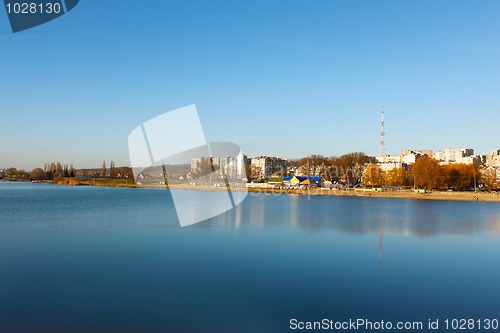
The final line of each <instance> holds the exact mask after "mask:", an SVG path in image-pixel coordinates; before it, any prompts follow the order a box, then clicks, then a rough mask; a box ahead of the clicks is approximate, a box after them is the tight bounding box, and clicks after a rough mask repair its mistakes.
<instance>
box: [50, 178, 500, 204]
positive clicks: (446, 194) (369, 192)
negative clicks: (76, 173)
mask: <svg viewBox="0 0 500 333" xmlns="http://www.w3.org/2000/svg"><path fill="white" fill-rule="evenodd" d="M42 182H43V183H49V184H57V185H70V186H105V187H123V188H156V189H162V188H163V189H165V188H167V187H168V188H169V189H172V190H198V191H226V190H227V188H226V187H225V186H210V185H188V184H169V185H168V186H166V185H164V184H160V183H154V184H145V185H143V186H141V185H137V184H136V183H135V182H132V181H130V180H126V181H125V180H123V179H105V180H104V179H103V180H100V179H96V180H93V181H85V182H81V181H78V180H76V179H74V178H62V179H58V180H57V181H42ZM231 190H232V191H235V192H240V191H245V190H247V191H248V192H250V193H265V194H276V195H278V194H288V195H309V196H313V195H327V196H352V197H370V198H399V199H416V200H453V201H483V202H484V201H487V202H500V194H498V193H494V192H493V193H490V192H472V191H466V192H458V191H436V190H435V191H427V192H426V193H416V192H414V191H411V190H394V191H375V190H373V189H348V190H332V189H327V188H312V189H293V188H273V187H266V186H265V185H264V184H263V185H262V187H259V186H252V187H247V188H234V187H233V188H231Z"/></svg>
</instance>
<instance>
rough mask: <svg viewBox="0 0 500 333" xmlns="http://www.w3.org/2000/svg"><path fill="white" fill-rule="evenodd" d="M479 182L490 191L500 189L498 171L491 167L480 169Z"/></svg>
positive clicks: (499, 174)
mask: <svg viewBox="0 0 500 333" xmlns="http://www.w3.org/2000/svg"><path fill="white" fill-rule="evenodd" d="M481 181H482V183H483V184H484V186H486V188H487V189H488V190H490V191H491V190H495V189H498V188H500V169H495V168H493V167H488V168H484V169H482V170H481Z"/></svg>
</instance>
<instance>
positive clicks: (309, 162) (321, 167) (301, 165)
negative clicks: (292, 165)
mask: <svg viewBox="0 0 500 333" xmlns="http://www.w3.org/2000/svg"><path fill="white" fill-rule="evenodd" d="M297 169H299V170H301V173H302V174H305V175H308V176H323V177H329V170H328V159H327V158H326V157H324V156H321V155H317V154H313V155H310V156H307V157H303V158H301V159H300V160H299V162H298V163H297Z"/></svg>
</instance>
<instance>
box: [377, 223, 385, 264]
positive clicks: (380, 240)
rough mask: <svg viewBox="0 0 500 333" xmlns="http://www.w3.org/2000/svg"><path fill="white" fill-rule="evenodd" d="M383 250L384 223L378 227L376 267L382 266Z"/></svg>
mask: <svg viewBox="0 0 500 333" xmlns="http://www.w3.org/2000/svg"><path fill="white" fill-rule="evenodd" d="M383 250H384V223H381V224H380V227H379V228H378V267H380V266H382V254H383Z"/></svg>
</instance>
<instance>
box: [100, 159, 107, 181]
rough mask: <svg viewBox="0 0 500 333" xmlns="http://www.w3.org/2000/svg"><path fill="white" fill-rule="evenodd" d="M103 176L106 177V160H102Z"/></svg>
mask: <svg viewBox="0 0 500 333" xmlns="http://www.w3.org/2000/svg"><path fill="white" fill-rule="evenodd" d="M101 176H103V177H106V161H103V162H102V170H101Z"/></svg>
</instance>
